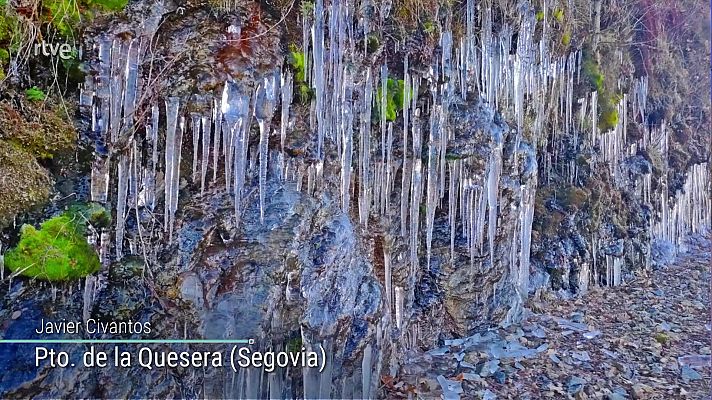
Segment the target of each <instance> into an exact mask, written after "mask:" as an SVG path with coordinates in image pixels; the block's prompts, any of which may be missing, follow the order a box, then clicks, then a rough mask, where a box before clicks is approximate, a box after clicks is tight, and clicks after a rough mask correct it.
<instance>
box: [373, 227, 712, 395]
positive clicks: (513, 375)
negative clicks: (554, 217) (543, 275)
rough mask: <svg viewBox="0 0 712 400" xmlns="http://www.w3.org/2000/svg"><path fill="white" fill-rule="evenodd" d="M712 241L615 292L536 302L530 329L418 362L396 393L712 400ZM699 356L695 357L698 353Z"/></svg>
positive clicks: (449, 348)
mask: <svg viewBox="0 0 712 400" xmlns="http://www.w3.org/2000/svg"><path fill="white" fill-rule="evenodd" d="M710 262H711V258H710V240H709V238H707V239H706V240H700V241H698V242H696V243H695V244H694V245H691V246H690V249H689V251H688V252H687V253H686V254H683V255H681V256H679V257H678V259H677V260H676V261H675V262H674V263H673V264H672V265H669V266H666V267H663V268H659V269H655V270H653V271H651V272H648V273H647V274H638V275H637V276H636V278H635V279H634V280H633V281H630V282H627V283H626V284H625V285H623V286H620V287H616V288H607V289H593V290H591V291H590V292H589V293H588V294H586V295H585V296H583V297H581V298H578V299H575V300H572V301H568V302H567V301H562V300H559V299H554V298H551V299H548V300H544V302H539V303H537V302H532V303H531V304H530V306H531V309H532V310H533V311H534V312H535V313H534V314H533V315H531V316H530V317H529V318H528V319H527V320H526V322H524V323H523V325H522V326H519V327H510V328H508V329H500V330H498V331H496V332H490V333H489V334H488V335H484V336H482V335H476V336H475V337H471V338H467V339H460V340H456V341H451V342H448V343H446V346H445V347H443V348H440V349H436V350H432V351H430V352H428V353H425V354H422V355H418V356H414V357H413V358H412V359H411V360H410V362H409V363H407V364H406V365H405V366H404V367H403V368H402V370H401V374H400V376H399V377H398V378H396V379H391V378H390V377H385V378H384V387H385V390H386V392H387V393H389V394H390V395H391V396H392V397H396V396H408V394H411V395H416V396H418V395H420V396H424V397H428V398H430V397H431V396H433V397H440V396H444V397H445V398H453V399H454V398H464V399H478V398H486V399H494V398H498V399H503V398H512V399H541V398H576V399H595V398H603V399H606V398H609V399H615V400H618V399H631V398H633V399H685V398H689V399H709V398H710V385H711V382H710V356H709V355H710V337H711V333H710V330H709V329H710V325H709V322H710ZM690 356H692V357H690Z"/></svg>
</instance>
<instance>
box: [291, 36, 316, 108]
mask: <svg viewBox="0 0 712 400" xmlns="http://www.w3.org/2000/svg"><path fill="white" fill-rule="evenodd" d="M287 64H289V66H290V67H291V69H292V72H293V73H294V87H295V89H296V90H295V92H296V94H297V99H298V100H299V101H300V102H301V103H307V102H308V101H309V100H310V99H311V98H312V96H313V93H312V89H311V88H310V87H309V85H307V83H306V79H307V74H306V68H305V67H306V60H305V59H304V53H303V52H301V51H299V49H298V48H297V47H296V46H295V45H291V46H290V52H289V57H288V58H287Z"/></svg>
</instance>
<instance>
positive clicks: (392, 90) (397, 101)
mask: <svg viewBox="0 0 712 400" xmlns="http://www.w3.org/2000/svg"><path fill="white" fill-rule="evenodd" d="M404 91H405V82H404V81H403V79H397V80H396V79H391V78H388V82H387V83H386V121H395V119H396V114H397V112H398V111H399V110H401V109H402V108H403V101H404V98H405V93H404ZM382 94H383V90H382V89H381V87H379V88H378V95H377V97H376V104H377V110H378V112H379V116H380V112H381V96H382Z"/></svg>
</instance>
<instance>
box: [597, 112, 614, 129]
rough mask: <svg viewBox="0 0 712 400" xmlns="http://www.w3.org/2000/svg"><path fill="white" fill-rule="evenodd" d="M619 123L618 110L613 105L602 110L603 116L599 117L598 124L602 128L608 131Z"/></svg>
mask: <svg viewBox="0 0 712 400" xmlns="http://www.w3.org/2000/svg"><path fill="white" fill-rule="evenodd" d="M616 125H618V110H617V109H615V108H612V107H607V109H604V110H603V111H602V112H601V116H600V117H599V118H598V126H599V127H600V128H601V130H603V131H606V130H610V129H613V128H615V127H616Z"/></svg>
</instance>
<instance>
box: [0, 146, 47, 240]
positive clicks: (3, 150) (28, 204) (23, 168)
mask: <svg viewBox="0 0 712 400" xmlns="http://www.w3.org/2000/svg"><path fill="white" fill-rule="evenodd" d="M51 183H52V181H51V179H50V178H49V175H48V174H47V172H46V171H45V170H44V169H43V168H42V167H41V166H40V165H39V164H38V163H37V160H35V158H34V157H33V156H32V155H31V154H29V153H28V152H26V151H24V150H22V149H21V148H20V147H19V146H17V145H14V144H11V143H9V142H6V141H3V140H0V227H4V226H7V225H9V224H10V223H11V222H12V220H13V217H14V216H15V215H17V214H19V213H22V212H26V211H29V210H30V209H31V208H32V207H34V206H35V205H38V204H41V203H44V202H45V201H47V200H48V198H49V190H50V187H51Z"/></svg>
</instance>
